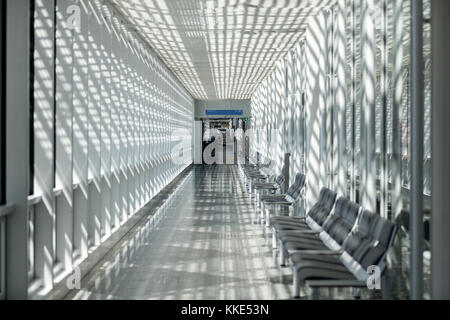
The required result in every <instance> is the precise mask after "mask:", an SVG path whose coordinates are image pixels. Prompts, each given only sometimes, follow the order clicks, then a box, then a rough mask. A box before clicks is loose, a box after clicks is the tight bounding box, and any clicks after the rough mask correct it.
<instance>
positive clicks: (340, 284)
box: [305, 279, 367, 288]
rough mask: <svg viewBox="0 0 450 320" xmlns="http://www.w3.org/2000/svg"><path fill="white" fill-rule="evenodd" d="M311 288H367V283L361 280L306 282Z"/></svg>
mask: <svg viewBox="0 0 450 320" xmlns="http://www.w3.org/2000/svg"><path fill="white" fill-rule="evenodd" d="M305 284H306V286H307V287H310V288H367V283H366V282H365V281H360V280H356V279H355V280H306V281H305Z"/></svg>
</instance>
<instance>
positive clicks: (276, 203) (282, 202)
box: [263, 201, 294, 206]
mask: <svg viewBox="0 0 450 320" xmlns="http://www.w3.org/2000/svg"><path fill="white" fill-rule="evenodd" d="M263 202H264V205H278V206H292V205H293V204H294V202H287V201H276V202H266V201H263Z"/></svg>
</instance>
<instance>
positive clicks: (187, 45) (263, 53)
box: [111, 0, 334, 99]
mask: <svg viewBox="0 0 450 320" xmlns="http://www.w3.org/2000/svg"><path fill="white" fill-rule="evenodd" d="M111 1H112V2H113V3H114V4H115V5H116V7H117V8H118V9H119V10H120V11H121V12H122V14H123V15H124V16H125V17H126V18H127V19H128V20H129V22H130V23H131V24H133V25H134V26H135V28H136V29H137V31H138V32H140V33H141V35H142V36H143V37H144V38H145V39H146V40H147V41H148V43H149V44H150V46H152V47H153V48H154V50H155V51H156V53H157V54H158V55H159V56H160V57H161V59H162V60H163V61H164V62H165V63H166V64H167V66H168V67H169V68H170V69H171V70H172V71H173V73H174V74H175V75H176V76H177V77H178V78H179V79H180V81H181V82H182V83H183V84H184V86H185V87H186V89H188V90H189V91H190V93H191V94H192V96H193V97H194V98H196V99H249V98H251V95H252V93H253V92H254V91H255V90H256V88H257V87H258V85H259V83H261V81H262V80H263V79H264V78H265V76H266V75H268V74H269V73H270V72H271V71H272V70H273V68H274V66H275V63H276V62H277V61H278V60H279V59H280V58H281V57H283V56H284V55H285V54H287V53H288V51H289V50H290V49H291V48H292V47H293V46H294V45H295V44H296V43H297V41H298V40H299V38H300V37H301V36H302V34H303V32H304V29H305V28H306V18H307V17H308V16H310V15H315V14H317V13H318V12H319V10H322V9H323V8H325V7H328V6H329V5H330V3H332V2H334V0H111Z"/></svg>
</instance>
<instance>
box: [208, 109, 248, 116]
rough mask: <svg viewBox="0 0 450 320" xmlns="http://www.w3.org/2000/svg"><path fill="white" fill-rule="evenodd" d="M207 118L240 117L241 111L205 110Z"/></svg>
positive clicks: (242, 112)
mask: <svg viewBox="0 0 450 320" xmlns="http://www.w3.org/2000/svg"><path fill="white" fill-rule="evenodd" d="M205 114H206V115H207V116H242V115H243V114H244V111H243V110H206V111H205Z"/></svg>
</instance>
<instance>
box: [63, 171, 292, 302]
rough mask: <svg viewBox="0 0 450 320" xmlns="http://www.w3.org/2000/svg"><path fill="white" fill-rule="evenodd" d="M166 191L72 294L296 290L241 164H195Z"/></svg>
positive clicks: (244, 294) (277, 293) (276, 293)
mask: <svg viewBox="0 0 450 320" xmlns="http://www.w3.org/2000/svg"><path fill="white" fill-rule="evenodd" d="M166 196H168V197H169V199H168V200H167V201H166V202H165V204H164V205H163V206H161V207H160V208H159V210H158V211H157V212H156V214H154V215H152V216H149V217H146V218H145V219H143V221H141V222H140V223H138V225H137V226H136V227H135V228H134V229H133V230H132V231H131V232H130V233H129V234H128V235H127V236H126V237H124V238H123V239H122V240H121V241H120V242H119V244H118V245H117V246H115V248H114V249H113V250H111V251H110V252H109V253H108V254H107V256H106V257H105V258H104V259H103V260H102V261H101V262H100V263H99V264H98V265H97V266H96V267H94V269H93V270H92V271H91V272H90V273H89V274H88V275H87V276H86V277H85V278H84V279H83V281H82V288H81V290H80V291H74V292H71V293H70V294H69V295H68V296H67V297H66V298H68V299H213V300H215V299H288V298H289V297H290V293H291V289H290V286H289V285H286V284H282V283H280V281H279V280H280V272H281V271H280V270H279V269H278V268H276V267H275V264H274V258H273V257H272V253H271V250H270V248H269V246H268V243H269V242H268V241H267V240H265V239H264V237H263V233H262V229H261V226H260V225H256V224H253V223H252V218H253V209H252V207H251V205H250V204H249V201H248V199H247V198H246V196H245V194H244V192H243V190H242V187H241V185H240V183H239V179H238V172H237V168H236V167H234V166H211V167H204V168H202V167H201V166H196V167H195V168H193V169H192V170H191V171H190V172H189V173H188V174H187V175H186V177H185V178H184V179H183V180H182V182H181V183H180V184H179V185H178V186H177V188H176V190H174V191H173V192H170V194H167V195H166ZM283 272H284V271H283ZM287 273H288V272H287ZM287 283H289V282H287Z"/></svg>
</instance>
